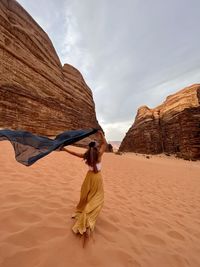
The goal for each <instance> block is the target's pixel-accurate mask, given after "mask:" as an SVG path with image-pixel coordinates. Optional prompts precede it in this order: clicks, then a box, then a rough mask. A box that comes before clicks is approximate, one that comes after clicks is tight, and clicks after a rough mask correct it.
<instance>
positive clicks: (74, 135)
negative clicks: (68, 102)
mask: <svg viewBox="0 0 200 267" xmlns="http://www.w3.org/2000/svg"><path fill="white" fill-rule="evenodd" d="M97 131H98V129H94V128H93V129H81V130H72V131H64V132H62V133H61V134H59V135H57V136H56V137H55V138H54V139H50V138H48V137H45V136H40V135H34V134H32V133H30V132H28V131H18V130H17V131H14V130H9V129H4V130H0V141H2V140H8V141H10V143H11V144H12V146H13V148H14V151H15V159H16V160H17V161H18V162H19V163H21V164H23V165H25V166H31V165H32V164H33V163H35V162H36V161H37V160H39V159H41V158H43V157H44V156H46V155H48V154H49V153H51V152H52V151H54V150H60V149H61V148H62V147H64V146H67V145H71V144H73V143H75V142H77V141H80V140H81V139H83V138H85V137H87V136H89V135H91V134H94V133H96V132H97Z"/></svg>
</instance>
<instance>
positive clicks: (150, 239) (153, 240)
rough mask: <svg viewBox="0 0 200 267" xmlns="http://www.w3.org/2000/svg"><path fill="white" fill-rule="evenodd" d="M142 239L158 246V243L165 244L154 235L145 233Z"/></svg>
mask: <svg viewBox="0 0 200 267" xmlns="http://www.w3.org/2000/svg"><path fill="white" fill-rule="evenodd" d="M144 239H145V240H146V241H147V242H148V243H150V244H153V245H158V246H159V245H165V241H164V240H163V239H161V238H160V237H158V236H156V235H152V234H147V235H145V236H144Z"/></svg>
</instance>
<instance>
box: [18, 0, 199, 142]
mask: <svg viewBox="0 0 200 267" xmlns="http://www.w3.org/2000/svg"><path fill="white" fill-rule="evenodd" d="M18 2H19V3H20V4H21V5H22V6H23V7H24V8H25V9H26V10H27V11H28V13H29V14H30V15H31V16H32V17H33V18H34V19H35V21H36V22H37V23H38V24H39V25H40V26H41V27H42V28H43V30H44V31H45V32H46V33H47V34H48V36H49V37H50V39H51V41H52V42H53V45H54V47H55V49H56V52H57V54H58V56H59V58H60V60H61V62H62V64H64V63H69V64H71V65H73V66H74V67H76V68H77V69H78V70H79V71H80V72H81V73H82V75H83V77H84V79H85V81H86V83H87V84H88V86H89V87H90V88H91V90H92V93H93V98H94V102H95V108H96V115H97V119H98V121H99V123H100V125H101V126H102V128H103V130H104V131H105V134H106V138H107V140H108V141H114V140H115V141H117V140H118V141H120V140H122V139H123V138H124V136H125V134H126V132H127V131H128V129H129V128H130V127H131V125H132V124H133V122H134V119H135V115H136V113H137V109H138V108H139V107H140V106H143V105H147V106H148V107H149V108H154V107H156V106H157V105H159V104H161V103H162V102H163V101H164V100H165V98H166V97H167V96H168V95H170V94H172V93H175V92H176V91H178V90H180V89H182V88H184V87H186V86H189V85H191V84H193V83H200V50H199V48H200V16H199V11H200V1H199V0H167V1H166V0H101V1H99V0H34V1H30V0H18Z"/></svg>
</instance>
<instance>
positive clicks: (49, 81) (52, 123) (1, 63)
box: [0, 0, 99, 136]
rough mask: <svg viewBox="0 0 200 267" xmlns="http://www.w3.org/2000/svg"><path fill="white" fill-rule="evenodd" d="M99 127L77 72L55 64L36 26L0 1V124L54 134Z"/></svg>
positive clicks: (50, 47) (11, 5)
mask: <svg viewBox="0 0 200 267" xmlns="http://www.w3.org/2000/svg"><path fill="white" fill-rule="evenodd" d="M90 127H99V124H98V121H97V119H96V114H95V105H94V101H93V97H92V92H91V90H90V88H89V87H88V86H87V84H86V83H85V81H84V79H83V77H82V75H81V73H80V72H79V71H78V70H77V69H75V68H74V67H72V66H71V65H68V64H65V65H64V66H63V67H62V66H61V63H60V60H59V58H58V56H57V54H56V51H55V49H54V47H53V45H52V43H51V41H50V39H49V38H48V36H47V34H46V33H45V32H44V31H43V30H42V28H41V27H40V26H39V25H38V24H37V23H36V22H35V21H34V20H33V19H32V17H31V16H30V15H29V14H28V13H27V12H26V11H25V10H24V9H23V8H22V7H21V6H20V5H19V4H18V3H17V2H16V1H14V0H1V1H0V128H10V129H21V130H28V131H31V132H33V133H36V134H41V135H47V136H55V135H56V134H58V133H60V132H62V131H64V130H68V129H78V128H90Z"/></svg>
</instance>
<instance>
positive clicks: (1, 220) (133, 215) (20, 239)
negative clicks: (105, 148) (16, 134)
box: [0, 141, 200, 267]
mask: <svg viewBox="0 0 200 267" xmlns="http://www.w3.org/2000/svg"><path fill="white" fill-rule="evenodd" d="M74 149H76V150H82V149H80V148H74ZM86 171H87V166H85V165H84V164H83V162H82V161H81V159H78V158H75V157H73V156H71V155H68V154H67V153H65V152H53V153H52V154H50V155H48V156H47V157H46V158H43V159H41V160H40V161H38V162H37V163H35V164H34V165H33V166H31V167H25V166H23V165H20V164H19V163H17V162H16V161H15V159H14V154H13V148H12V146H11V145H10V144H9V143H8V142H6V141H3V142H1V143H0V266H1V267H15V266H16V267H66V266H69V267H72V266H73V267H76V266H77V267H80V266H85V267H86V266H87V267H90V266H101V267H102V266H103V267H110V266H115V267H122V266H125V267H129V266H130V267H134V266H135V267H149V266H153V267H157V266H159V267H185V266H192V267H199V266H200V257H199V254H200V163H199V162H188V161H184V160H178V159H174V158H171V157H170V158H167V157H158V156H157V157H156V156H155V157H151V158H150V159H147V158H145V157H143V156H136V155H134V154H126V155H122V156H120V155H115V154H109V153H108V154H105V156H104V158H103V171H102V173H103V177H104V188H105V204H104V208H103V210H102V212H101V214H100V216H99V218H98V221H97V224H96V228H95V232H94V235H93V237H92V238H91V239H90V241H89V242H88V243H87V246H86V247H85V248H84V249H83V248H82V240H81V239H80V238H79V237H77V236H75V235H74V234H73V233H72V231H71V227H72V225H73V220H72V219H71V214H72V213H73V211H74V208H75V206H76V204H77V202H78V200H79V192H80V186H81V183H82V181H83V178H84V176H85V173H86Z"/></svg>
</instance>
